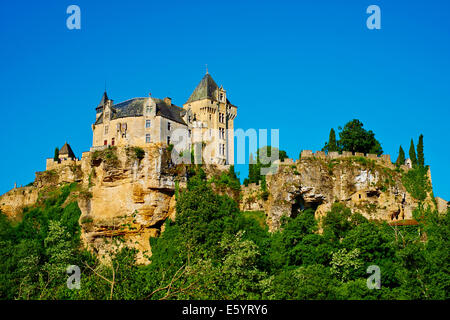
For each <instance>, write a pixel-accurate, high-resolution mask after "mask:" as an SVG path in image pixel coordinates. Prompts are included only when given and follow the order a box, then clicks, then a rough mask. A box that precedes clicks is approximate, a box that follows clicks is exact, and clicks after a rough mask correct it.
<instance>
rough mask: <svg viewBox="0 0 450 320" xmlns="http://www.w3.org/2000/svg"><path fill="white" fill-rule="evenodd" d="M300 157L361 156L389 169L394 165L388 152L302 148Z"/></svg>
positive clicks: (407, 167) (403, 167) (405, 167)
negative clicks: (313, 150) (314, 150)
mask: <svg viewBox="0 0 450 320" xmlns="http://www.w3.org/2000/svg"><path fill="white" fill-rule="evenodd" d="M300 157H301V158H300V159H299V160H298V161H300V160H301V159H305V158H313V157H314V158H318V159H339V158H348V157H362V158H367V159H371V160H374V161H377V162H379V163H382V164H383V165H385V166H387V167H389V168H391V169H395V165H394V164H393V163H392V162H391V156H390V155H389V154H382V155H381V156H378V155H376V154H373V153H368V154H364V153H362V152H355V154H353V153H352V152H350V151H342V154H340V153H338V152H336V151H332V152H328V154H326V153H325V152H323V151H316V152H314V153H313V152H312V151H311V150H303V151H302V152H301V156H300ZM286 160H288V159H286ZM286 160H285V161H286ZM289 161H290V159H289ZM405 163H406V162H405ZM400 168H401V169H403V170H404V171H408V170H410V169H411V167H410V166H408V165H407V164H406V165H401V166H400Z"/></svg>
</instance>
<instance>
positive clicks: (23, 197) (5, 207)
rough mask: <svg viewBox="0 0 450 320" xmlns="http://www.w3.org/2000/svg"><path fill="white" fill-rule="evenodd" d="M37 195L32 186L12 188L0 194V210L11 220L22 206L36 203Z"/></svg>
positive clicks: (15, 217)
mask: <svg viewBox="0 0 450 320" xmlns="http://www.w3.org/2000/svg"><path fill="white" fill-rule="evenodd" d="M38 195H39V192H38V189H37V188H36V187H34V186H28V187H21V188H14V189H12V190H10V191H8V192H7V193H5V194H4V195H2V196H0V211H2V212H3V213H4V214H5V215H6V216H8V217H9V218H10V219H11V220H14V219H17V218H19V217H18V216H19V214H20V213H21V212H22V210H23V208H25V207H27V206H31V205H33V204H34V203H36V201H37V199H38Z"/></svg>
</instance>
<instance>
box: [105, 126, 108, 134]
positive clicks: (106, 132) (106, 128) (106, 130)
mask: <svg viewBox="0 0 450 320" xmlns="http://www.w3.org/2000/svg"><path fill="white" fill-rule="evenodd" d="M105 134H108V126H105Z"/></svg>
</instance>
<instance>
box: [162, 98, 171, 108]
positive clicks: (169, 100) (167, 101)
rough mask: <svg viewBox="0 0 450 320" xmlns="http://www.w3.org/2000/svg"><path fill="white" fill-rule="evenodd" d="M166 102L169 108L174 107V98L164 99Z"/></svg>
mask: <svg viewBox="0 0 450 320" xmlns="http://www.w3.org/2000/svg"><path fill="white" fill-rule="evenodd" d="M164 102H165V103H167V104H168V105H169V106H171V105H172V98H169V97H165V98H164Z"/></svg>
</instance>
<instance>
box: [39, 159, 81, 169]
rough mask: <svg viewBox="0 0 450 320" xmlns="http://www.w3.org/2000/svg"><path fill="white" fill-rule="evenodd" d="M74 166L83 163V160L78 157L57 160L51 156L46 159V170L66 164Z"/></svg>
mask: <svg viewBox="0 0 450 320" xmlns="http://www.w3.org/2000/svg"><path fill="white" fill-rule="evenodd" d="M71 165H72V166H73V165H81V161H80V160H78V159H73V160H72V159H66V160H59V161H55V160H54V159H53V158H49V159H47V160H46V166H45V170H53V169H57V168H61V167H64V166H71Z"/></svg>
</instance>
